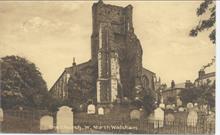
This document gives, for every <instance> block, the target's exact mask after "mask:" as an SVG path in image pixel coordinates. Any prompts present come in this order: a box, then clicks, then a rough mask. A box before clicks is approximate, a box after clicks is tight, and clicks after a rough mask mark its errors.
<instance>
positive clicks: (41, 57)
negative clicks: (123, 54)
mask: <svg viewBox="0 0 220 135" xmlns="http://www.w3.org/2000/svg"><path fill="white" fill-rule="evenodd" d="M200 2H201V1H197V2H195V1H194V2H192V1H184V2H183V1H181V2H176V1H172V2H140V1H139V2H137V1H136V2H110V1H106V2H105V3H110V4H115V5H121V6H126V5H128V4H131V5H133V7H134V8H133V23H134V30H135V33H136V35H137V37H138V38H139V39H140V42H141V44H142V48H143V66H144V67H145V68H147V69H149V70H151V71H153V72H155V73H156V75H157V76H160V77H161V80H162V82H164V83H167V84H168V85H170V82H171V80H175V82H176V83H181V82H185V80H191V81H194V80H195V79H196V77H197V74H198V73H197V72H198V70H199V69H200V68H201V67H202V66H203V65H205V64H207V63H209V62H210V61H211V59H212V58H213V57H214V56H215V46H213V45H212V44H211V42H210V41H209V39H208V32H204V33H201V34H199V36H198V37H196V38H192V37H189V36H188V35H189V31H190V29H191V28H192V27H193V26H195V25H196V24H197V22H198V21H199V19H198V18H197V17H196V14H195V13H196V8H197V7H198V6H199V4H200ZM92 4H93V3H92V2H88V1H87V2H82V1H81V2H73V1H62V2H39V1H38V2H6V1H5V2H0V56H1V57H3V56H6V55H19V56H22V57H25V58H27V59H28V60H30V61H32V62H34V63H35V64H36V66H37V67H38V68H39V70H40V71H41V73H42V74H43V78H44V79H45V80H46V82H47V85H48V88H50V87H51V86H52V84H53V83H54V82H55V81H56V80H57V79H58V77H59V76H60V75H61V73H62V72H63V70H64V68H65V67H69V66H71V64H72V59H73V57H75V58H76V62H77V63H78V64H79V63H82V62H85V61H87V60H89V59H90V36H91V31H92V13H91V7H92ZM213 69H214V68H212V69H211V70H213Z"/></svg>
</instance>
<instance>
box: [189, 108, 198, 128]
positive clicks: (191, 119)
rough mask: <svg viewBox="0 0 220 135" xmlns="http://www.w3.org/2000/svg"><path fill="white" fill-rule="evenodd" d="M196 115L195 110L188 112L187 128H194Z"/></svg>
mask: <svg viewBox="0 0 220 135" xmlns="http://www.w3.org/2000/svg"><path fill="white" fill-rule="evenodd" d="M197 120H198V113H197V112H196V111H195V110H191V111H189V114H188V116H187V126H191V127H195V126H196V125H197Z"/></svg>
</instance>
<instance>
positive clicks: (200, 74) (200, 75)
mask: <svg viewBox="0 0 220 135" xmlns="http://www.w3.org/2000/svg"><path fill="white" fill-rule="evenodd" d="M204 75H205V71H204V69H200V70H199V78H201V77H202V76H204Z"/></svg>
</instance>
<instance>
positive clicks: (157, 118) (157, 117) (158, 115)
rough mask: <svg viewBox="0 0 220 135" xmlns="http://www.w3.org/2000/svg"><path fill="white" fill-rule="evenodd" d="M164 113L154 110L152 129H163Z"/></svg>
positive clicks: (160, 110) (158, 109)
mask: <svg viewBox="0 0 220 135" xmlns="http://www.w3.org/2000/svg"><path fill="white" fill-rule="evenodd" d="M163 122H164V111H163V110H162V109H161V108H159V107H158V108H157V109H155V110H154V128H160V127H163Z"/></svg>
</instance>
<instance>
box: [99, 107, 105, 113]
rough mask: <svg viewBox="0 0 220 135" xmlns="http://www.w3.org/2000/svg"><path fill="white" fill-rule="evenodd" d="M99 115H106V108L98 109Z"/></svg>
mask: <svg viewBox="0 0 220 135" xmlns="http://www.w3.org/2000/svg"><path fill="white" fill-rule="evenodd" d="M98 114H99V115H104V108H102V107H100V108H99V109H98Z"/></svg>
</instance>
